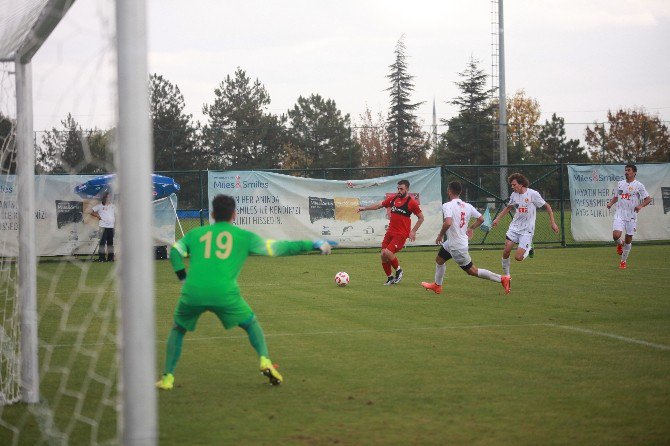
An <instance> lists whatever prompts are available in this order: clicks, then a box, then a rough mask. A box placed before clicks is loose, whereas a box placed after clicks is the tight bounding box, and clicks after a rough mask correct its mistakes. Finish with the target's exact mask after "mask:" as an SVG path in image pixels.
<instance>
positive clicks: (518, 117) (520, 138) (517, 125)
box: [496, 90, 540, 164]
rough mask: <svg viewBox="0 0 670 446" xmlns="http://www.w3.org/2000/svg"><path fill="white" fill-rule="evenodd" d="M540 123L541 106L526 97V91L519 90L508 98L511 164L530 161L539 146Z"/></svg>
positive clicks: (508, 133)
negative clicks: (534, 150)
mask: <svg viewBox="0 0 670 446" xmlns="http://www.w3.org/2000/svg"><path fill="white" fill-rule="evenodd" d="M496 115H497V113H496ZM496 119H497V117H496ZM539 121H540V104H539V103H538V102H537V100H536V99H534V98H531V97H528V96H526V92H525V91H524V90H517V92H516V93H514V96H512V97H511V98H507V141H508V155H507V160H508V162H509V163H510V164H522V163H524V162H527V161H528V160H529V157H530V155H531V152H532V151H533V149H534V148H536V147H537V144H538V137H539V133H540V126H539V124H538V123H539Z"/></svg>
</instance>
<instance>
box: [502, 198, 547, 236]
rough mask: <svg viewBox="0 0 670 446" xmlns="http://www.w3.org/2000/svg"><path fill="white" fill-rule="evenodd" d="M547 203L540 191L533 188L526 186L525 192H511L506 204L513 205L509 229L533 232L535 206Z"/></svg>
mask: <svg viewBox="0 0 670 446" xmlns="http://www.w3.org/2000/svg"><path fill="white" fill-rule="evenodd" d="M545 204H547V203H546V202H545V201H544V199H543V198H542V196H541V195H540V193H539V192H538V191H536V190H535V189H530V188H526V192H524V193H522V194H518V193H516V192H512V195H510V197H509V203H508V204H507V205H508V206H514V210H515V212H514V218H512V223H510V225H509V230H510V231H516V232H523V231H528V232H533V233H534V232H535V216H536V215H537V208H541V207H542V206H544V205H545Z"/></svg>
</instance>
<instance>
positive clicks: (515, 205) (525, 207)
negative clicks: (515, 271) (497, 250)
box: [492, 173, 558, 281]
mask: <svg viewBox="0 0 670 446" xmlns="http://www.w3.org/2000/svg"><path fill="white" fill-rule="evenodd" d="M507 180H508V181H509V184H510V186H511V187H512V190H513V192H512V194H511V195H510V197H509V203H508V204H507V206H506V207H505V208H504V209H503V210H502V211H501V212H500V214H498V216H497V217H496V218H495V219H494V220H493V223H492V226H496V225H497V224H498V222H500V220H501V219H502V218H503V217H504V216H505V215H507V214H508V213H509V212H510V211H511V210H514V211H515V212H514V217H513V218H512V223H510V225H509V229H508V230H507V233H506V234H505V239H506V240H505V248H504V249H503V255H502V268H503V276H506V277H509V278H510V281H511V277H510V254H511V252H512V248H513V247H514V245H518V246H517V249H516V252H515V253H514V259H515V260H517V261H519V262H521V261H522V260H523V259H525V258H526V257H528V254H529V253H530V250H531V247H532V243H533V235H534V234H535V216H536V214H537V209H538V208H545V209H546V210H547V213H548V214H549V222H550V224H551V230H552V231H554V232H555V233H557V234H558V226H557V225H556V222H555V221H554V211H552V209H551V206H550V205H549V203H547V202H546V201H544V199H543V198H542V196H541V195H540V193H539V192H538V191H536V190H534V189H530V188H529V187H528V185H529V183H528V178H526V177H525V176H524V175H522V174H520V173H513V174H512V175H510V176H509V178H508V179H507Z"/></svg>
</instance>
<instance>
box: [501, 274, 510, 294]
mask: <svg viewBox="0 0 670 446" xmlns="http://www.w3.org/2000/svg"><path fill="white" fill-rule="evenodd" d="M500 284H501V285H502V287H503V288H504V289H505V294H509V292H510V291H512V277H510V276H501V277H500Z"/></svg>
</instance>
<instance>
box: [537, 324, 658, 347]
mask: <svg viewBox="0 0 670 446" xmlns="http://www.w3.org/2000/svg"><path fill="white" fill-rule="evenodd" d="M545 325H546V326H547V327H554V328H561V329H563V330H570V331H577V332H579V333H586V334H590V335H593V336H603V337H605V338H612V339H616V340H619V341H623V342H628V343H630V344H639V345H645V346H647V347H652V348H656V349H659V350H667V351H670V345H665V344H655V343H653V342H648V341H643V340H641V339H635V338H627V337H626V336H621V335H618V334H614V333H607V332H604V331H595V330H589V329H588V328H579V327H573V326H571V325H558V324H545Z"/></svg>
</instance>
